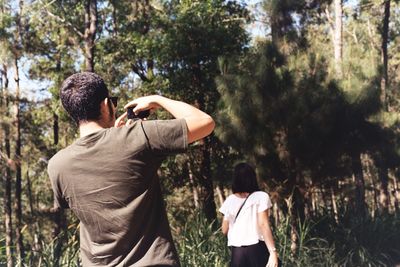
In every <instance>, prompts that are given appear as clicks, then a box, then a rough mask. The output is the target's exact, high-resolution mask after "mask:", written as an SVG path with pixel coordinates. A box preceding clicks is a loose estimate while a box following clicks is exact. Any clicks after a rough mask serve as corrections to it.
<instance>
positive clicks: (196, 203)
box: [187, 161, 200, 208]
mask: <svg viewBox="0 0 400 267" xmlns="http://www.w3.org/2000/svg"><path fill="white" fill-rule="evenodd" d="M187 164H188V170H189V185H190V187H191V188H192V193H193V202H194V206H195V208H199V206H200V204H199V190H198V189H197V186H196V184H195V182H194V177H193V172H192V169H191V166H190V162H189V161H188V163H187Z"/></svg>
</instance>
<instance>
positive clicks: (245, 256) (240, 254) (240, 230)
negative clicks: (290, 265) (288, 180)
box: [219, 163, 280, 267]
mask: <svg viewBox="0 0 400 267" xmlns="http://www.w3.org/2000/svg"><path fill="white" fill-rule="evenodd" d="M232 192H233V194H232V195H230V196H229V197H228V198H227V199H226V200H225V202H224V203H223V204H222V206H221V208H220V210H219V211H220V212H221V213H223V214H224V219H223V221H222V232H223V233H224V234H225V235H228V246H230V247H231V251H232V255H231V263H230V267H265V266H266V267H277V266H278V265H280V263H279V259H278V253H277V251H276V248H275V244H274V238H273V236H272V231H271V227H270V224H269V209H270V208H271V206H272V204H271V200H270V198H269V196H268V194H267V193H265V192H263V191H260V189H259V187H258V184H257V177H256V173H255V171H254V169H253V168H252V167H251V166H250V165H248V164H247V163H239V164H237V165H236V166H235V169H234V174H233V181H232Z"/></svg>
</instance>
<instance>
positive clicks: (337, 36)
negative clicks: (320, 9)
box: [333, 0, 343, 78]
mask: <svg viewBox="0 0 400 267" xmlns="http://www.w3.org/2000/svg"><path fill="white" fill-rule="evenodd" d="M342 1H343V0H334V6H335V30H334V37H333V48H334V54H335V71H336V75H337V76H338V77H339V78H341V77H342V47H343V44H342V32H343V24H342V18H343V3H342Z"/></svg>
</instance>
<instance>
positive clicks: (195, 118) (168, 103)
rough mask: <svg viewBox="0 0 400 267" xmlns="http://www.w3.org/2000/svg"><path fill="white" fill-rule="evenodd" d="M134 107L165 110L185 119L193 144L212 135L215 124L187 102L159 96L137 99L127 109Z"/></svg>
mask: <svg viewBox="0 0 400 267" xmlns="http://www.w3.org/2000/svg"><path fill="white" fill-rule="evenodd" d="M128 107H134V109H133V111H134V112H135V113H139V111H143V110H147V109H157V108H160V107H162V108H164V109H165V110H167V111H168V112H169V113H171V114H172V116H174V117H175V118H177V119H185V120H186V125H187V128H188V142H189V143H192V142H195V141H197V140H199V139H202V138H204V137H206V136H207V135H209V134H211V132H212V131H213V130H214V127H215V122H214V120H213V119H212V118H211V116H210V115H208V114H207V113H205V112H203V111H201V110H199V109H198V108H195V107H193V106H191V105H189V104H187V103H185V102H181V101H177V100H172V99H169V98H166V97H163V96H159V95H151V96H144V97H140V98H137V99H135V100H133V101H131V102H129V103H128V104H126V105H125V109H126V108H128Z"/></svg>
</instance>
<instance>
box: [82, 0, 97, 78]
mask: <svg viewBox="0 0 400 267" xmlns="http://www.w3.org/2000/svg"><path fill="white" fill-rule="evenodd" d="M96 31H97V1H96V0H86V2H85V34H84V41H85V66H86V71H90V72H94V47H95V42H94V41H95V38H96Z"/></svg>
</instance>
